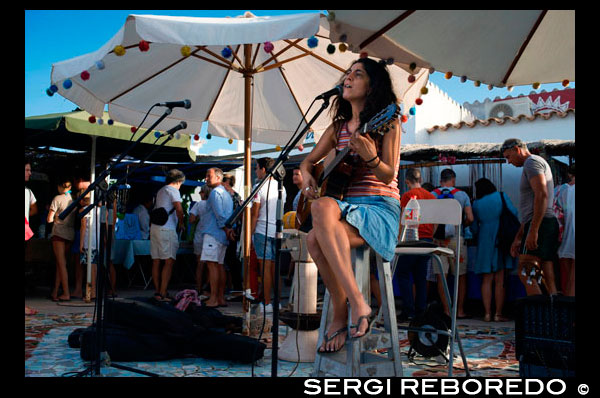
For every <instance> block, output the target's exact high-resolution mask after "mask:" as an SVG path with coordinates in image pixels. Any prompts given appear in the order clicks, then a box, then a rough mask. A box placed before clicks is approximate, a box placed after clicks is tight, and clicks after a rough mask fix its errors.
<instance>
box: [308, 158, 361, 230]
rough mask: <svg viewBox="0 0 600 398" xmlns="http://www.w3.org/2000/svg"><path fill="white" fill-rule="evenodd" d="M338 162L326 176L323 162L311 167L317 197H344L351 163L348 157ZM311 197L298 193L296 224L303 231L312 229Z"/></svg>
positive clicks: (339, 198)
mask: <svg viewBox="0 0 600 398" xmlns="http://www.w3.org/2000/svg"><path fill="white" fill-rule="evenodd" d="M347 160H348V161H346V159H345V160H344V161H342V162H340V163H339V164H338V165H337V166H335V168H334V169H333V171H331V172H330V173H329V174H328V176H327V178H324V172H325V167H324V166H323V163H318V164H316V165H315V167H314V168H313V172H312V176H313V177H314V178H315V180H316V181H317V185H318V187H319V197H321V196H328V197H330V198H334V199H338V200H342V199H343V198H344V191H345V190H346V188H347V187H348V184H350V180H351V178H352V169H353V167H352V165H351V163H350V161H349V160H350V157H348V158H347ZM312 202H313V199H308V197H306V196H305V195H304V192H302V193H301V194H300V199H299V200H298V208H297V209H296V225H297V226H298V229H299V230H300V231H303V232H308V231H310V230H311V229H312V218H311V212H310V207H311V204H312Z"/></svg>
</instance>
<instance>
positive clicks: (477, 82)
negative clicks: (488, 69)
mask: <svg viewBox="0 0 600 398" xmlns="http://www.w3.org/2000/svg"><path fill="white" fill-rule="evenodd" d="M473 84H474V85H475V87H479V86H481V82H480V81H479V80H476V81H475V82H474V83H473Z"/></svg>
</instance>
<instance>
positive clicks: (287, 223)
mask: <svg viewBox="0 0 600 398" xmlns="http://www.w3.org/2000/svg"><path fill="white" fill-rule="evenodd" d="M282 221H283V228H286V229H296V212H295V211H288V212H287V213H285V214H284V215H283V219H282Z"/></svg>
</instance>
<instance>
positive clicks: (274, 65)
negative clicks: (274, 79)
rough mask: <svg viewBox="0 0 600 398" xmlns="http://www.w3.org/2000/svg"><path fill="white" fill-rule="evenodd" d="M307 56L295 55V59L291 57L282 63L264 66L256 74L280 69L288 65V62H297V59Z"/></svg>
mask: <svg viewBox="0 0 600 398" xmlns="http://www.w3.org/2000/svg"><path fill="white" fill-rule="evenodd" d="M307 55H309V54H300V55H296V56H295V57H292V58H288V59H285V60H283V61H280V62H277V63H275V64H272V65H269V66H266V67H264V68H262V69H258V70H257V71H256V72H257V73H258V72H266V71H268V70H271V69H274V68H279V67H280V66H281V65H283V64H287V63H288V62H290V61H295V60H297V59H298V58H304V57H306V56H307ZM275 60H277V59H275Z"/></svg>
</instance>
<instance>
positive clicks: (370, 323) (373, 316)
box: [348, 310, 377, 339]
mask: <svg viewBox="0 0 600 398" xmlns="http://www.w3.org/2000/svg"><path fill="white" fill-rule="evenodd" d="M363 319H366V321H367V329H366V330H365V333H364V334H363V335H361V336H351V335H350V333H348V335H349V336H350V339H360V338H361V337H365V336H366V335H368V334H369V333H371V326H373V323H374V322H375V319H377V311H375V310H373V311H371V313H370V314H369V315H362V316H359V317H358V320H357V321H356V324H355V325H350V327H349V329H356V331H357V332H358V328H359V327H360V324H361V322H362V321H363Z"/></svg>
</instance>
